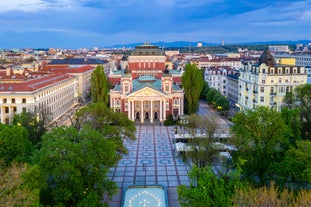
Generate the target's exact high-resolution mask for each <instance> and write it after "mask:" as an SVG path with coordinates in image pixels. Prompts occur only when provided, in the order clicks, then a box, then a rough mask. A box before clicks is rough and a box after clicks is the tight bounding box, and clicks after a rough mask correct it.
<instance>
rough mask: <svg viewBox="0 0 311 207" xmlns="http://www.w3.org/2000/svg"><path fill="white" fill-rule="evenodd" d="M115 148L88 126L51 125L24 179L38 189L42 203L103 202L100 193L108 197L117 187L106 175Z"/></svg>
mask: <svg viewBox="0 0 311 207" xmlns="http://www.w3.org/2000/svg"><path fill="white" fill-rule="evenodd" d="M116 148H117V146H116V145H115V144H114V143H113V142H112V141H111V140H109V139H107V138H106V137H104V136H103V135H102V134H100V133H99V132H96V131H95V130H92V129H90V128H83V129H80V130H78V129H76V128H73V127H67V128H61V127H58V128H54V129H53V130H52V131H51V132H49V133H47V134H45V135H44V136H43V138H42V147H41V148H40V150H38V151H37V152H36V153H35V154H34V158H33V164H34V166H33V167H32V169H30V170H29V171H28V173H27V175H25V178H26V181H28V182H27V183H28V186H31V187H32V188H33V189H37V188H39V189H40V202H41V204H43V205H48V206H81V207H82V206H103V205H104V204H103V203H102V202H101V200H102V198H103V195H107V196H108V197H111V196H112V195H113V194H114V193H115V192H116V189H117V186H116V184H115V183H114V182H112V181H111V180H110V179H108V177H107V174H108V172H109V168H111V167H113V166H115V165H116V164H117V162H118V160H119V159H120V156H119V155H118V154H117V153H116ZM36 172H37V173H36ZM44 183H45V185H44Z"/></svg>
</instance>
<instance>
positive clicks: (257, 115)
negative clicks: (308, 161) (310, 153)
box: [231, 107, 290, 186]
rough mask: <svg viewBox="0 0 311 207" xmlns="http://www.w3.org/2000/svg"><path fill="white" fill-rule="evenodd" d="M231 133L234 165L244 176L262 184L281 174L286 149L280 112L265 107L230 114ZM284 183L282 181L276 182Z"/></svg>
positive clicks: (286, 129)
mask: <svg viewBox="0 0 311 207" xmlns="http://www.w3.org/2000/svg"><path fill="white" fill-rule="evenodd" d="M233 123H234V124H233V126H232V128H231V129H232V136H233V140H232V141H233V143H234V145H235V146H236V148H237V151H234V152H233V161H234V163H235V165H236V166H237V167H239V168H241V170H242V176H243V178H244V179H246V180H248V181H251V182H252V183H254V184H258V185H261V186H262V185H266V184H268V183H270V181H271V180H274V178H275V177H278V179H279V178H280V177H281V176H282V175H278V174H276V171H277V169H278V168H282V166H281V165H280V163H281V162H282V161H283V159H284V156H285V153H286V151H287V150H288V149H289V139H290V137H289V134H290V133H289V127H288V126H287V125H286V124H285V123H284V120H283V119H282V116H281V113H280V112H277V111H274V110H272V109H268V108H265V107H257V108H255V109H254V110H246V111H245V112H240V113H238V114H236V115H235V117H234V118H233ZM276 184H277V185H282V184H283V185H284V183H276Z"/></svg>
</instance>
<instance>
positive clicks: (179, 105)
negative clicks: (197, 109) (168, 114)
mask: <svg viewBox="0 0 311 207" xmlns="http://www.w3.org/2000/svg"><path fill="white" fill-rule="evenodd" d="M180 107H181V104H180V97H179V98H178V115H181V113H180Z"/></svg>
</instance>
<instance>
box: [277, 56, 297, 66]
mask: <svg viewBox="0 0 311 207" xmlns="http://www.w3.org/2000/svg"><path fill="white" fill-rule="evenodd" d="M275 62H276V63H278V64H280V65H293V66H294V65H296V59H295V58H285V57H284V58H275Z"/></svg>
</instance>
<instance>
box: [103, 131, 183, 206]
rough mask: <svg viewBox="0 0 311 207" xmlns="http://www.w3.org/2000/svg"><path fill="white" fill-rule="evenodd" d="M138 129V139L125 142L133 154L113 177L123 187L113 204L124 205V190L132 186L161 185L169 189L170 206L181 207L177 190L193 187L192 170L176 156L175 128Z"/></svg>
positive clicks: (126, 157)
mask: <svg viewBox="0 0 311 207" xmlns="http://www.w3.org/2000/svg"><path fill="white" fill-rule="evenodd" d="M136 128H137V133H136V138H137V140H136V141H132V142H126V143H125V146H126V147H127V149H128V151H129V154H128V155H127V156H124V157H123V159H122V160H120V161H119V164H118V167H117V168H113V169H112V173H111V174H110V175H109V176H110V177H111V178H112V180H113V181H115V182H116V183H117V185H118V187H119V193H118V194H117V195H116V196H114V197H113V199H112V201H111V202H110V203H109V205H110V206H111V207H119V206H120V205H121V199H122V190H123V188H124V187H127V186H128V185H132V184H137V185H143V184H147V185H148V184H161V185H164V186H165V187H166V188H167V190H168V197H169V205H170V207H179V206H180V205H179V204H178V195H177V192H176V187H177V186H179V185H181V184H186V185H188V184H189V179H188V176H187V174H188V172H189V167H187V166H186V165H185V164H184V163H183V162H182V160H181V159H180V158H176V157H175V156H174V151H173V149H174V148H173V147H174V145H173V137H174V128H173V127H166V126H160V125H136Z"/></svg>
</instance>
